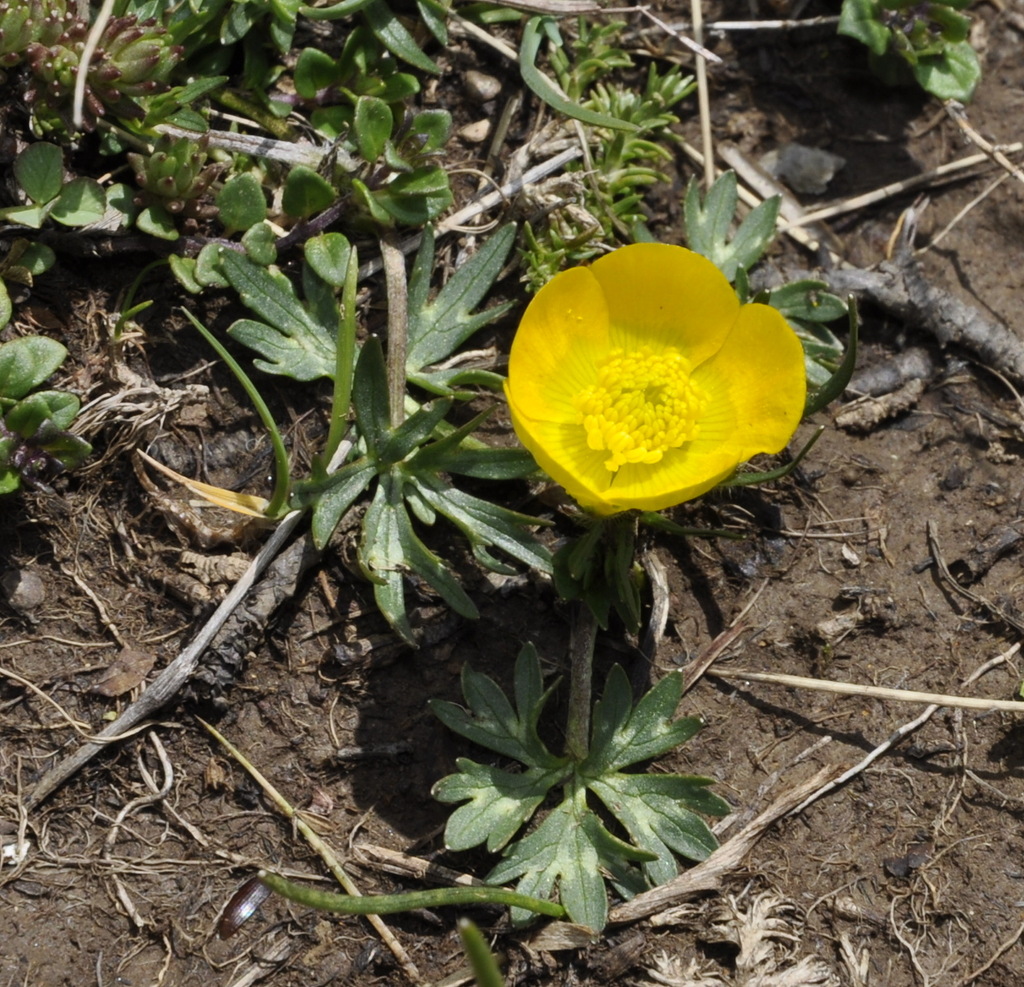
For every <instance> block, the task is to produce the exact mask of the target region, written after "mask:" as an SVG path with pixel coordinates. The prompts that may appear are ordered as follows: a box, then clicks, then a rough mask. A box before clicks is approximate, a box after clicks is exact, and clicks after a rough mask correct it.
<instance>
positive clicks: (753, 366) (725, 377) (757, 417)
mask: <svg viewBox="0 0 1024 987" xmlns="http://www.w3.org/2000/svg"><path fill="white" fill-rule="evenodd" d="M693 376H694V380H695V381H696V382H697V383H699V384H700V386H701V387H703V388H704V389H705V391H706V392H707V394H708V398H709V400H708V409H707V414H706V415H705V416H704V417H703V418H702V420H701V435H700V439H699V440H698V441H700V442H702V443H707V442H716V443H719V444H721V445H722V446H727V447H729V448H730V449H731V450H732V452H731V454H732V455H733V456H734V457H735V460H736V462H737V463H742V462H745V461H746V460H748V459H750V457H751V456H755V455H757V454H758V453H762V452H767V453H774V452H779V451H780V450H781V449H783V448H784V447H785V445H786V443H787V442H788V441H789V440H790V438H791V437H792V435H793V432H795V431H796V427H797V425H798V424H799V423H800V418H801V417H802V415H803V412H804V404H805V403H806V399H807V376H806V371H805V369H804V351H803V347H802V346H801V345H800V340H799V339H797V337H796V334H795V333H794V332H793V330H792V329H791V328H790V327H789V324H788V323H787V322H786V320H785V318H783V316H782V315H781V314H780V313H779V312H778V311H777V310H776V309H774V308H771V307H770V306H768V305H744V306H743V308H742V309H741V311H740V314H739V317H738V318H737V320H736V324H735V325H734V326H733V329H732V332H730V333H729V336H728V338H727V339H726V340H725V343H724V344H723V345H722V348H721V349H720V350H719V351H718V352H717V353H716V354H715V355H714V357H713V358H712V359H711V360H709V361H708V362H707V363H705V364H703V365H702V366H701V367H699V368H697V370H696V371H695V372H694V375H693Z"/></svg>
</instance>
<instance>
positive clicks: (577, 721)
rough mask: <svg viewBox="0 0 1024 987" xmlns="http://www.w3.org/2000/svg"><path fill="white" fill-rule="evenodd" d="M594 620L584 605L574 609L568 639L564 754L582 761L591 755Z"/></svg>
mask: <svg viewBox="0 0 1024 987" xmlns="http://www.w3.org/2000/svg"><path fill="white" fill-rule="evenodd" d="M596 641H597V617H595V616H594V611H593V610H591V609H590V607H589V606H588V605H587V604H586V603H582V602H581V603H577V604H575V607H574V612H573V620H572V630H571V632H570V635H569V713H568V716H567V718H566V727H565V747H566V752H567V753H568V754H569V756H570V757H571V758H573V759H574V760H575V761H577V762H579V761H582V760H583V759H584V758H585V757H586V756H587V754H588V753H589V751H590V704H591V694H592V693H593V685H594V644H595V642H596Z"/></svg>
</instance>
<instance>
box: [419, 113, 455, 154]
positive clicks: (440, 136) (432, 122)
mask: <svg viewBox="0 0 1024 987" xmlns="http://www.w3.org/2000/svg"><path fill="white" fill-rule="evenodd" d="M451 131H452V115H451V114H450V113H449V112H448V111H447V110H420V112H419V113H417V114H416V116H414V117H413V120H412V140H413V141H415V143H416V144H417V145H418V146H417V147H416V148H415V152H416V153H417V154H418V155H424V154H431V153H433V152H434V151H440V150H441V149H442V148H443V147H444V146H445V144H446V143H447V142H448V137H449V136H450V135H451Z"/></svg>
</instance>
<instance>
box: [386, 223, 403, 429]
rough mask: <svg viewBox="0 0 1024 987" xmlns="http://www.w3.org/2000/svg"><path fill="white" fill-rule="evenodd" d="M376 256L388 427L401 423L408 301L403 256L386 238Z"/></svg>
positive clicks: (393, 243) (396, 426)
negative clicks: (383, 295)
mask: <svg viewBox="0 0 1024 987" xmlns="http://www.w3.org/2000/svg"><path fill="white" fill-rule="evenodd" d="M380 256H381V260H382V261H383V264H384V280H385V282H386V283H387V291H388V398H389V400H390V404H391V427H392V428H398V426H399V425H401V424H402V422H403V421H404V420H405V360H406V353H407V352H408V346H409V339H408V332H409V298H408V291H409V289H408V285H407V282H406V276H405V255H404V254H403V253H402V251H401V250H399V249H398V245H397V243H396V242H395V240H394V239H393V238H392V237H391V236H390V235H388V234H385V235H384V236H382V237H381V239H380Z"/></svg>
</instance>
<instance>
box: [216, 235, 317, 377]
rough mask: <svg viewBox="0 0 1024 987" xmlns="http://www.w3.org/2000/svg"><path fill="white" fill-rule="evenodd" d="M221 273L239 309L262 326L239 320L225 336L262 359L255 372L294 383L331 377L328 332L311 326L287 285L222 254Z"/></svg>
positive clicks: (243, 259) (231, 253)
mask: <svg viewBox="0 0 1024 987" xmlns="http://www.w3.org/2000/svg"><path fill="white" fill-rule="evenodd" d="M221 269H222V270H223V272H224V274H225V276H226V277H227V279H228V281H229V282H230V283H231V286H232V287H233V288H234V289H235V291H237V292H238V296H239V298H240V299H241V300H242V304H244V305H245V306H246V308H249V309H250V310H252V311H253V312H255V313H256V314H257V315H259V316H260V317H262V318H263V319H265V320H266V322H255V321H253V320H252V319H239V320H238V321H237V322H235V323H234V324H233V325H232V326H231V327H230V328H229V329H228V333H229V335H231V336H232V337H234V338H235V339H237V340H238V341H239V342H241V343H244V344H245V345H246V346H249V347H251V348H252V349H254V350H256V352H257V353H260V354H261V355H262V356H264V357H265V358H266V359H265V360H257V361H255V362H256V366H258V367H259V368H260V369H261V370H265V371H267V373H275V374H284V375H286V376H289V377H294V378H295V379H296V380H315V379H317V378H318V377H330V376H331V375H332V374H333V373H334V356H335V353H334V333H335V331H336V328H337V326H336V323H335V325H333V326H325V325H320V324H318V323H316V322H315V321H314V320H313V319H311V318H310V316H309V314H308V313H307V311H306V310H305V308H303V306H302V304H301V303H300V302H299V299H298V296H297V295H296V294H295V289H294V287H293V286H292V284H291V282H290V281H289V280H288V279H287V278H286V277H284V276H283V275H281V276H279V277H275V276H274V275H273V274H271V273H270V271H268V270H267V269H266V268H264V267H261V266H260V265H258V264H254V263H253V262H252V261H251V260H249V259H248V258H247V257H243V256H242V255H241V254H238V253H235V252H234V251H231V250H223V251H221Z"/></svg>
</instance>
